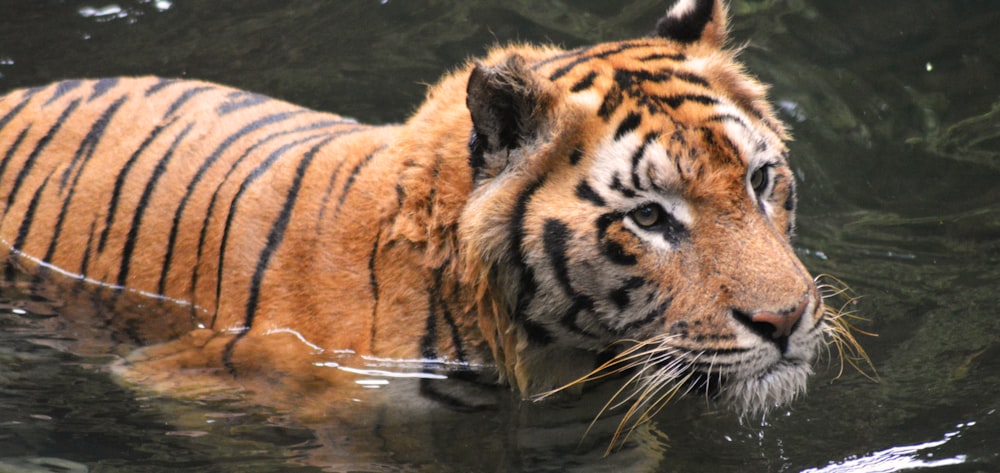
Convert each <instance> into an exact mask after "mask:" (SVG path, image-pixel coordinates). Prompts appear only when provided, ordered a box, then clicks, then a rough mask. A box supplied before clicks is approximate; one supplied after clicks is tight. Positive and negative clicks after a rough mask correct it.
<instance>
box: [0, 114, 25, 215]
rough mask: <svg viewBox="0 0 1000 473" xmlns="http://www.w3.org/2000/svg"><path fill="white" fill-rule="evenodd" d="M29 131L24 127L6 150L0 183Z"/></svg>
mask: <svg viewBox="0 0 1000 473" xmlns="http://www.w3.org/2000/svg"><path fill="white" fill-rule="evenodd" d="M30 130H31V125H27V126H25V127H24V129H23V130H21V133H20V134H18V135H17V138H16V139H15V140H14V143H13V144H11V145H10V148H7V152H6V153H4V155H3V160H2V161H0V182H3V180H4V178H3V177H4V174H6V173H7V165H8V164H10V160H11V158H13V157H14V154H15V153H17V150H18V149H19V148H20V147H21V143H23V142H24V137H25V136H28V131H30ZM6 212H7V211H6V210H4V213H6Z"/></svg>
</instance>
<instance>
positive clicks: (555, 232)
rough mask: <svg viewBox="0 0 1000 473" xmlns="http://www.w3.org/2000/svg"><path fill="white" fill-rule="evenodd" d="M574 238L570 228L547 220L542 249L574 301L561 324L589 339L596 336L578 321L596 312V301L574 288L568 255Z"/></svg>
mask: <svg viewBox="0 0 1000 473" xmlns="http://www.w3.org/2000/svg"><path fill="white" fill-rule="evenodd" d="M571 238H572V235H571V232H570V229H569V227H568V226H567V225H566V224H565V223H562V222H560V221H558V220H556V219H551V218H549V219H546V220H545V223H544V225H543V230H542V247H543V248H544V251H545V255H546V259H547V260H548V261H549V263H550V264H551V265H552V273H553V275H555V278H556V282H558V283H559V286H560V287H561V288H562V290H563V292H564V293H565V294H566V296H567V297H568V298H570V300H572V301H573V304H572V306H571V307H570V308H569V310H567V311H566V313H565V314H563V316H562V317H560V320H559V321H560V324H561V325H562V326H563V327H564V328H566V329H568V330H569V331H571V332H573V333H575V334H577V335H582V336H585V337H588V338H593V337H594V335H593V334H591V333H589V332H587V331H586V330H584V329H583V328H582V327H580V325H579V323H578V320H579V318H580V315H581V314H583V313H584V312H593V311H594V299H593V298H591V297H590V296H587V295H585V294H581V293H580V292H579V291H577V290H576V289H574V288H573V283H572V281H571V280H570V274H569V256H568V255H567V251H568V247H569V241H570V239H571Z"/></svg>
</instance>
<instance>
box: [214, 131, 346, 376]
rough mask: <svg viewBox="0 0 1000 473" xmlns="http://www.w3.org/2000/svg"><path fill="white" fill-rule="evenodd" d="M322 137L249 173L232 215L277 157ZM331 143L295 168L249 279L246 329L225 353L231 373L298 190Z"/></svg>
mask: <svg viewBox="0 0 1000 473" xmlns="http://www.w3.org/2000/svg"><path fill="white" fill-rule="evenodd" d="M322 136H323V135H313V136H310V137H307V138H304V139H301V140H297V141H295V142H292V143H289V144H287V145H285V146H283V147H282V148H279V149H278V150H276V151H275V152H274V153H272V154H271V156H269V157H268V159H267V160H265V161H264V162H262V163H260V165H259V166H257V168H255V169H254V170H253V172H251V173H250V175H249V176H247V179H245V180H244V181H243V184H244V185H242V186H240V190H239V192H237V194H236V196H235V197H234V198H233V203H232V210H231V212H230V214H229V215H230V216H232V215H233V214H235V213H236V205H237V202H238V200H239V198H240V197H241V195H242V193H243V191H245V190H246V189H247V187H246V186H249V185H250V184H251V183H253V181H255V180H256V179H257V178H258V177H260V176H261V175H263V174H264V172H266V171H267V170H268V169H270V167H271V165H272V164H274V161H275V160H277V159H278V157H280V156H281V155H282V154H284V152H285V151H288V150H289V149H291V148H293V147H295V146H297V145H298V144H300V143H304V142H306V141H309V140H312V139H315V138H317V137H322ZM332 140H333V137H332V136H327V137H326V138H325V139H323V140H321V141H320V142H319V143H317V144H316V145H315V146H313V147H312V149H310V150H309V151H308V152H306V154H305V155H303V156H302V159H300V160H299V165H298V167H296V169H295V177H294V179H293V180H292V184H291V186H290V187H289V189H288V193H287V194H286V195H285V202H284V203H283V204H282V206H281V212H280V213H279V214H278V217H277V218H276V219H275V220H274V223H273V224H272V225H271V229H270V231H268V233H267V243H266V244H265V245H264V248H263V249H262V250H261V252H260V255H259V256H258V257H257V264H256V265H255V267H254V273H253V276H252V277H251V279H250V288H249V294H248V297H247V303H246V314H245V316H244V320H243V328H242V329H241V331H240V333H239V334H237V335H236V336H235V337H233V339H232V340H230V341H229V343H227V344H226V348H225V351H224V352H223V364H224V365H225V366H226V367H227V368H228V369H229V371H230V372H232V371H234V368H233V365H232V352H233V347H234V346H235V345H236V343H237V342H238V341H239V340H240V339H241V338H243V336H245V335H246V334H247V333H248V332H249V331H250V327H252V326H253V322H254V317H255V316H256V315H257V304H258V302H259V300H260V288H261V285H262V284H263V282H264V274H265V273H266V272H267V269H268V266H269V265H270V264H271V258H272V257H274V253H275V252H276V251H277V250H278V247H279V246H281V242H282V240H284V237H285V230H286V229H287V228H288V222H289V221H290V220H291V215H292V210H293V209H294V208H295V201H296V200H297V199H298V195H299V190H300V189H301V187H302V179H303V178H304V177H305V174H306V170H307V169H308V168H309V164H311V163H312V160H313V157H314V156H316V153H317V152H318V151H319V150H320V148H322V147H323V146H325V145H326V144H327V143H329V142H330V141H332ZM227 223H228V222H227ZM223 248H225V241H223ZM220 267H221V264H220Z"/></svg>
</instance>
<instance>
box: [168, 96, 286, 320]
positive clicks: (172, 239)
mask: <svg viewBox="0 0 1000 473" xmlns="http://www.w3.org/2000/svg"><path fill="white" fill-rule="evenodd" d="M303 112H305V110H296V111H292V112H281V113H275V114H271V115H268V116H265V117H263V118H261V119H258V120H255V121H253V122H251V123H249V124H248V125H246V126H244V127H243V128H240V129H239V130H238V131H236V133H233V134H231V135H229V136H227V137H226V139H224V140H222V142H221V143H220V144H219V145H218V146H217V147H216V148H215V150H214V151H212V154H210V155H209V156H208V158H206V159H205V160H203V161H202V162H201V165H200V166H199V167H198V170H197V171H195V174H194V176H193V177H192V178H191V181H190V182H189V183H188V185H187V189H186V190H185V191H184V195H183V196H182V197H181V200H180V203H179V204H178V205H177V210H175V211H174V218H173V222H172V223H171V226H170V234H169V236H168V237H167V251H166V253H165V256H164V258H163V267H162V268H161V269H160V281H159V283H157V287H163V286H164V285H165V284H166V283H165V281H166V278H167V274H168V273H169V272H170V266H171V263H172V261H173V255H174V247H175V246H176V245H177V235H178V233H179V231H180V223H181V217H182V216H183V215H184V211H185V210H186V209H187V203H188V200H189V199H190V198H191V196H192V195H193V194H194V190H195V188H196V187H197V186H198V184H199V183H200V182H201V180H202V179H203V178H204V177H205V173H206V172H208V169H209V168H211V167H212V165H213V164H215V162H216V161H218V160H219V158H220V157H221V156H222V154H223V153H225V152H226V150H228V149H229V148H230V147H231V146H232V145H233V144H234V143H236V141H237V140H239V139H240V138H242V137H244V136H246V135H248V134H250V133H252V132H254V131H257V130H259V129H261V128H263V127H265V126H269V125H274V124H277V123H280V122H282V121H285V120H287V119H289V118H291V117H293V116H295V115H298V114H301V113H303ZM259 144H262V143H258V145H259ZM255 146H257V145H255ZM247 154H249V151H248V152H247V153H246V154H244V155H243V156H241V157H240V160H242V158H243V157H245V156H246V155H247ZM240 160H237V162H236V163H234V164H233V166H232V167H231V168H230V170H229V173H232V171H233V170H234V169H235V168H236V165H237V164H239V161H240ZM229 173H227V174H226V178H228V177H229ZM212 202H213V203H214V202H215V196H214V195H213V198H212ZM209 208H210V209H211V206H210V207H209ZM206 218H207V217H206ZM202 238H204V226H203V227H202ZM198 256H199V258H198V259H199V261H200V256H201V246H200V245H199V247H198ZM193 274H194V275H195V276H194V277H193V278H194V279H193V281H194V282H197V271H193ZM194 287H195V286H194V283H192V286H191V291H192V292H193V291H194ZM191 302H192V308H194V298H193V297H192V299H191Z"/></svg>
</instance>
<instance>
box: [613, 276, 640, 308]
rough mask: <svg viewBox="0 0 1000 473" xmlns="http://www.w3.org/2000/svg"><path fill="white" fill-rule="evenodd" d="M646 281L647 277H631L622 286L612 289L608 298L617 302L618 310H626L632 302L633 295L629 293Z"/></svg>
mask: <svg viewBox="0 0 1000 473" xmlns="http://www.w3.org/2000/svg"><path fill="white" fill-rule="evenodd" d="M646 282H647V281H646V279H645V278H641V277H632V278H629V279H628V280H627V281H625V283H624V284H622V285H621V287H619V288H617V289H615V290H613V291H611V292H610V293H609V294H608V298H609V299H611V302H614V303H615V306H616V307H618V310H625V309H626V308H627V307H628V306H629V304H631V303H632V296H631V295H630V294H629V293H630V292H631V291H633V290H635V289H638V288H640V287H642V286H644V285H646Z"/></svg>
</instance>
